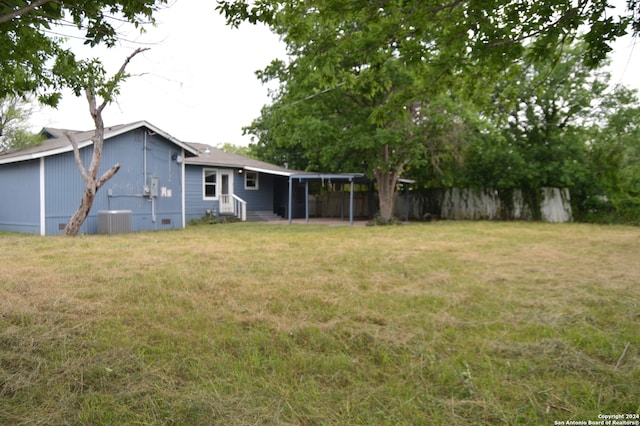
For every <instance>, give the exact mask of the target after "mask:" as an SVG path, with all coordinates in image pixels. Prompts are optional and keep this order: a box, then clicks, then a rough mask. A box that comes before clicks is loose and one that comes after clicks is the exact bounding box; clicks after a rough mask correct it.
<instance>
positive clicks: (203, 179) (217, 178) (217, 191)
mask: <svg viewBox="0 0 640 426" xmlns="http://www.w3.org/2000/svg"><path fill="white" fill-rule="evenodd" d="M207 173H215V174H216V195H215V196H213V197H207V183H206V181H205V178H206V176H207ZM219 185H220V172H219V170H218V169H205V168H203V169H202V199H203V200H217V199H218V194H219V190H220V187H219Z"/></svg>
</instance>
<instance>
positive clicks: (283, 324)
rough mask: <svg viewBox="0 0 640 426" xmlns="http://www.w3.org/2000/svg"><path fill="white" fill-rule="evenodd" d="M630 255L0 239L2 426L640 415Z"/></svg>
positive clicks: (497, 228)
mask: <svg viewBox="0 0 640 426" xmlns="http://www.w3.org/2000/svg"><path fill="white" fill-rule="evenodd" d="M639 237H640V230H639V229H638V228H631V227H598V226H585V225H545V224H526V223H472V222H462V223H453V222H448V223H447V222H441V223H432V224H424V225H407V226H400V227H371V228H369V227H366V228H360V227H358V228H350V227H326V226H305V225H301V226H297V225H294V226H271V225H255V224H227V225H216V226H198V227H192V228H189V229H187V230H185V231H175V232H158V233H142V234H129V235H118V236H89V237H79V238H75V239H68V238H57V237H50V238H41V237H34V236H21V235H13V234H3V235H0V249H2V252H3V253H4V254H5V256H4V258H5V259H4V260H5V262H4V264H3V267H2V269H1V270H0V423H3V424H4V423H7V424H225V425H226V424H327V423H328V424H427V423H428V424H467V423H474V424H496V423H503V424H504V423H506V424H552V423H553V421H554V420H567V419H577V420H580V419H592V420H593V419H597V414H599V413H607V414H611V413H633V412H637V411H638V409H639V406H640V401H639V400H638V398H637V395H639V394H640V385H639V383H640V380H639V379H640V369H639V365H640V355H639V351H638V348H639V347H640V337H639V335H638V332H637V330H638V329H639V326H640V304H639V302H638V301H639V300H640V288H639V287H638V283H640V262H638V261H637V254H638V253H640V238H639ZM623 354H624V355H623Z"/></svg>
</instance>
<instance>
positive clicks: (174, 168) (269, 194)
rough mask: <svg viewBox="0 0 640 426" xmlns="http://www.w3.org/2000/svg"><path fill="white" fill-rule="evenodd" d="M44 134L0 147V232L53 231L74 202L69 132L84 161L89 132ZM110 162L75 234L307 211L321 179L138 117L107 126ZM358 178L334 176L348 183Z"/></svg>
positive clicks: (105, 158)
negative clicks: (27, 143)
mask: <svg viewBox="0 0 640 426" xmlns="http://www.w3.org/2000/svg"><path fill="white" fill-rule="evenodd" d="M42 132H43V134H44V136H45V137H46V140H45V141H44V142H43V143H42V144H41V145H38V146H34V147H29V148H25V149H21V150H16V151H9V152H4V153H0V199H1V200H2V202H1V203H0V231H11V232H24V233H32V234H40V235H56V234H61V233H62V232H63V230H64V227H65V225H66V223H67V221H68V220H69V218H70V217H71V215H72V214H73V212H74V211H75V210H76V208H77V207H78V205H79V203H80V198H81V196H82V191H83V189H84V182H83V180H82V177H81V176H80V173H79V171H78V169H77V166H76V164H75V160H74V155H73V148H72V146H71V143H70V140H74V141H75V142H76V143H77V144H78V146H79V148H80V153H81V157H82V159H83V161H84V163H85V165H87V166H88V163H89V161H90V159H91V155H92V150H93V142H92V140H91V138H92V137H93V134H94V131H93V130H91V131H73V130H64V129H53V128H45V129H43V130H42ZM116 163H120V170H119V171H118V172H117V173H116V174H115V176H113V177H112V178H111V179H110V180H109V181H108V182H107V183H105V185H104V186H103V187H102V188H101V189H100V190H99V191H98V193H97V195H96V197H95V200H94V203H93V207H92V209H91V212H90V214H89V216H88V218H87V220H86V221H85V223H84V224H83V226H82V228H81V229H80V232H81V233H86V234H95V233H99V232H100V233H102V232H107V233H110V232H127V231H146V230H162V229H175V228H184V227H185V225H186V223H187V222H188V221H190V220H192V219H197V218H201V217H203V216H205V215H207V214H211V215H220V214H234V215H236V216H238V217H239V218H240V219H241V220H251V219H252V218H253V219H261V218H276V217H284V218H289V220H291V218H292V217H305V215H307V217H308V182H309V179H324V178H325V176H324V175H317V174H310V173H303V172H297V171H293V170H289V169H287V168H284V167H280V166H276V165H273V164H269V163H266V162H263V161H258V160H254V159H251V158H247V157H244V156H241V155H237V154H230V153H226V152H223V151H221V150H219V149H217V148H214V147H212V146H209V145H205V144H200V143H186V142H182V141H180V140H178V139H176V138H174V137H172V136H171V135H169V134H167V133H166V132H164V131H163V130H161V129H159V128H157V127H156V126H154V125H152V124H150V123H148V122H146V121H139V122H135V123H130V124H124V125H118V126H112V127H107V128H105V134H104V150H103V155H102V162H101V169H100V171H99V174H102V173H104V171H106V170H107V169H109V168H110V167H112V166H113V165H114V164H116ZM358 176H359V175H354V174H351V175H349V174H346V175H334V176H333V178H334V179H341V180H344V181H345V182H351V183H353V181H354V179H355V178H357V177H358ZM305 188H306V191H305ZM277 215H279V216H277Z"/></svg>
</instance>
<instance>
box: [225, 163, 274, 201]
mask: <svg viewBox="0 0 640 426" xmlns="http://www.w3.org/2000/svg"><path fill="white" fill-rule="evenodd" d="M273 178H274V176H273V175H267V174H264V173H258V189H250V190H246V189H244V179H245V176H244V174H238V173H237V172H236V175H235V179H234V181H233V187H234V188H233V190H234V191H235V194H236V195H237V196H238V197H240V198H242V199H243V200H245V201H246V202H247V210H248V211H257V210H263V211H264V210H268V211H273Z"/></svg>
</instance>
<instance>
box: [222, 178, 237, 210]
mask: <svg viewBox="0 0 640 426" xmlns="http://www.w3.org/2000/svg"><path fill="white" fill-rule="evenodd" d="M232 195H233V172H229V171H222V172H220V213H221V214H233V213H234V211H233V199H232V197H231V196H232Z"/></svg>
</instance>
